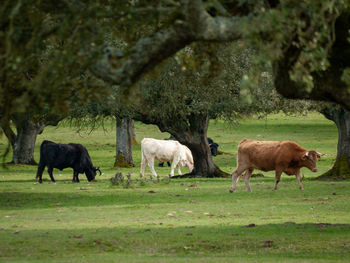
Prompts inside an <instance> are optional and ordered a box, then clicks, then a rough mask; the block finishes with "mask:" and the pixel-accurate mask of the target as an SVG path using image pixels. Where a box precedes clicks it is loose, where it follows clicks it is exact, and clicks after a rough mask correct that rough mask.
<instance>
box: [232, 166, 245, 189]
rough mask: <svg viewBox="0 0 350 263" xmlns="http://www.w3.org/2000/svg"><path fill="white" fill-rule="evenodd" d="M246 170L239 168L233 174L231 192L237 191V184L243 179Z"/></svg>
mask: <svg viewBox="0 0 350 263" xmlns="http://www.w3.org/2000/svg"><path fill="white" fill-rule="evenodd" d="M245 169H246V168H244V169H243V168H241V167H237V169H236V170H234V171H233V173H232V187H231V189H230V192H231V193H233V192H234V191H235V190H236V184H237V182H238V181H239V179H241V174H242V173H243V172H244V171H245Z"/></svg>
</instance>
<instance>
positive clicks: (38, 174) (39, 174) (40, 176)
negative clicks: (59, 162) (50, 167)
mask: <svg viewBox="0 0 350 263" xmlns="http://www.w3.org/2000/svg"><path fill="white" fill-rule="evenodd" d="M44 169H45V164H44V163H43V162H42V161H41V160H40V162H39V165H38V170H37V172H36V177H35V178H36V179H39V183H40V184H41V183H42V182H43V172H44Z"/></svg>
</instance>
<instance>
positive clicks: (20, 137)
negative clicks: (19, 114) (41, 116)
mask: <svg viewBox="0 0 350 263" xmlns="http://www.w3.org/2000/svg"><path fill="white" fill-rule="evenodd" d="M13 122H14V125H15V126H16V131H17V134H15V133H14V131H13V130H12V129H11V128H9V127H2V128H3V130H4V133H5V135H6V137H7V138H8V139H9V141H10V143H11V146H12V150H13V157H12V163H15V164H36V162H35V160H34V147H35V141H36V138H37V135H38V134H40V133H42V131H43V129H44V127H45V125H44V124H40V123H35V122H34V121H33V120H31V119H28V118H15V119H14V121H13Z"/></svg>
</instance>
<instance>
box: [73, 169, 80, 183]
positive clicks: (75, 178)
mask: <svg viewBox="0 0 350 263" xmlns="http://www.w3.org/2000/svg"><path fill="white" fill-rule="evenodd" d="M72 182H73V183H79V173H78V172H76V171H73V180H72Z"/></svg>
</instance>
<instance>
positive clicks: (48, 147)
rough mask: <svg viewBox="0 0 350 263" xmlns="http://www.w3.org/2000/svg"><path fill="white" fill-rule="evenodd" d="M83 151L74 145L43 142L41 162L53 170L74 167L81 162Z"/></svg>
mask: <svg viewBox="0 0 350 263" xmlns="http://www.w3.org/2000/svg"><path fill="white" fill-rule="evenodd" d="M80 156H81V149H80V148H77V147H76V146H75V145H73V144H59V143H54V142H51V141H43V143H42V144H41V146H40V160H42V161H43V163H45V164H46V165H50V166H52V167H53V168H58V169H64V168H67V167H73V166H74V164H75V163H77V162H79V159H80Z"/></svg>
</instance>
